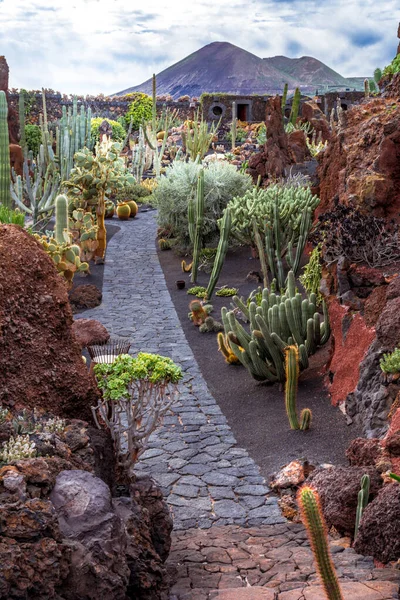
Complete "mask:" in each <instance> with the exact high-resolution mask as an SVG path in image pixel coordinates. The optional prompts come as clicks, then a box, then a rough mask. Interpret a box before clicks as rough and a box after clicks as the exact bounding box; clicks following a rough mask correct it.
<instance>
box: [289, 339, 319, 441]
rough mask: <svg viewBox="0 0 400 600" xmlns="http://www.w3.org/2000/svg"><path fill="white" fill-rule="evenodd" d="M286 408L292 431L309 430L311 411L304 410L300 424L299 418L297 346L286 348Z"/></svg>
mask: <svg viewBox="0 0 400 600" xmlns="http://www.w3.org/2000/svg"><path fill="white" fill-rule="evenodd" d="M285 368H286V384H285V407H286V414H287V416H288V419H289V424H290V428H291V429H302V430H306V429H309V427H310V424H311V418H312V414H311V410H310V409H309V408H304V409H303V410H302V411H301V414H300V422H299V419H298V417H297V385H298V380H299V373H300V369H299V351H298V348H297V346H287V347H286V348H285Z"/></svg>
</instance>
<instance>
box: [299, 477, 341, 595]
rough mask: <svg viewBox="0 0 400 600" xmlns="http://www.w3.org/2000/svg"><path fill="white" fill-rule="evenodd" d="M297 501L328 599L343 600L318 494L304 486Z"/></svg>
mask: <svg viewBox="0 0 400 600" xmlns="http://www.w3.org/2000/svg"><path fill="white" fill-rule="evenodd" d="M297 500H298V503H299V506H300V510H301V516H302V521H303V524H304V525H305V527H306V529H307V534H308V538H309V540H310V545H311V549H312V551H313V554H314V558H315V561H316V563H317V568H318V573H319V576H320V579H321V583H322V586H323V588H324V591H325V594H326V597H327V599H328V600H343V595H342V592H341V590H340V586H339V582H338V579H337V575H336V572H335V567H334V565H333V562H332V558H331V555H330V552H329V546H328V534H327V527H326V523H325V520H324V517H323V514H322V509H321V503H320V499H319V496H318V493H317V492H316V491H315V490H313V489H312V488H310V487H308V486H303V487H302V488H301V489H300V490H299V492H298V496H297Z"/></svg>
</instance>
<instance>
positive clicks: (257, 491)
mask: <svg viewBox="0 0 400 600" xmlns="http://www.w3.org/2000/svg"><path fill="white" fill-rule="evenodd" d="M119 224H120V226H121V230H120V231H119V232H118V233H116V234H115V235H114V236H113V238H112V239H111V241H110V243H109V245H108V248H107V256H106V265H105V269H104V283H103V302H102V304H101V305H100V306H98V307H97V308H94V309H92V310H90V311H86V312H85V313H83V314H82V315H81V316H82V317H85V318H93V319H97V320H98V321H100V322H101V323H103V325H105V327H106V328H107V329H108V331H109V332H110V333H111V335H115V336H122V337H128V338H129V339H130V340H131V341H132V346H131V351H130V352H131V354H136V353H137V352H141V351H142V352H155V353H158V354H162V355H164V356H169V357H170V358H172V359H173V360H174V361H175V362H176V363H177V364H179V365H180V366H181V367H182V369H183V370H184V380H183V383H182V384H181V385H180V398H179V401H178V402H177V404H176V405H175V406H174V407H173V413H172V414H171V415H168V416H167V417H165V418H164V423H163V425H162V426H161V427H160V428H159V429H158V430H157V432H156V433H155V434H154V435H152V437H151V439H150V445H149V448H148V450H147V451H146V452H145V453H144V454H143V455H142V457H141V459H140V461H139V463H138V464H137V469H136V470H137V471H140V470H142V471H145V472H146V473H150V474H151V475H152V476H153V477H154V479H155V480H156V481H157V482H158V483H159V484H160V486H161V488H162V490H163V492H164V494H165V496H166V498H167V502H168V503H169V505H170V507H171V510H172V513H173V518H174V528H175V529H176V530H177V529H188V528H191V527H200V528H209V527H210V526H211V525H214V524H216V525H231V524H236V525H246V526H257V525H261V524H277V523H282V522H284V521H285V519H283V518H282V516H281V513H280V510H279V508H278V505H277V499H276V497H274V496H270V495H269V489H268V487H267V486H266V484H265V481H264V479H263V477H261V476H260V472H259V468H258V466H257V465H256V464H255V463H254V461H253V460H252V459H251V458H250V457H249V455H248V452H247V451H246V450H244V449H243V448H238V447H237V444H236V440H235V438H234V436H233V434H232V431H231V429H230V427H229V425H228V424H227V421H226V418H225V417H224V415H223V414H222V412H221V410H220V408H219V406H218V405H217V403H216V402H215V400H214V398H213V397H212V396H211V394H210V392H209V391H208V389H207V385H206V383H205V381H204V379H203V376H202V374H201V372H200V369H199V367H198V364H197V362H196V360H195V358H194V356H193V353H192V351H191V349H190V346H189V344H188V342H187V340H186V337H185V335H184V333H183V331H182V328H181V325H180V323H179V319H178V315H177V314H176V311H175V308H174V305H173V303H172V300H171V297H170V294H169V292H168V289H167V286H166V283H165V279H164V275H163V272H162V270H161V266H160V263H159V261H158V257H157V251H156V246H155V238H156V230H157V225H156V221H155V213H154V212H153V211H151V212H147V213H139V215H138V217H137V218H136V219H135V220H130V221H120V222H119ZM188 304H189V302H188Z"/></svg>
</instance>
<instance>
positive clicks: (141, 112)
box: [125, 93, 153, 131]
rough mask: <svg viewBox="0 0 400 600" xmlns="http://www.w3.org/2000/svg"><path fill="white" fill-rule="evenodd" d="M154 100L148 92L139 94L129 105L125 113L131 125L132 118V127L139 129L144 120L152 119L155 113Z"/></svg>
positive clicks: (127, 121) (127, 122) (126, 119)
mask: <svg viewBox="0 0 400 600" xmlns="http://www.w3.org/2000/svg"><path fill="white" fill-rule="evenodd" d="M152 109H153V100H152V99H151V98H150V96H147V94H143V93H140V94H138V95H137V96H136V97H135V99H134V101H133V102H132V103H131V104H130V105H129V108H128V112H127V113H126V115H125V121H126V124H127V125H129V123H130V121H131V118H132V128H133V130H134V131H138V130H139V127H140V126H141V125H142V123H143V121H150V119H151V118H152V113H153V110H152Z"/></svg>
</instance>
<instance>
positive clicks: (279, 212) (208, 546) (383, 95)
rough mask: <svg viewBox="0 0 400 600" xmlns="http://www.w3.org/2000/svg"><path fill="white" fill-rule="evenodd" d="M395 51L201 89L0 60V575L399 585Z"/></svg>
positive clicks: (148, 597) (158, 589) (74, 580)
mask: <svg viewBox="0 0 400 600" xmlns="http://www.w3.org/2000/svg"><path fill="white" fill-rule="evenodd" d="M399 36H400V29H399ZM212 45H213V44H211V46H212ZM398 52H399V53H400V47H399V50H398ZM399 53H398V54H397V56H396V58H395V59H394V60H393V61H392V62H391V63H390V64H389V65H387V66H386V68H385V69H383V70H381V69H376V71H375V73H374V74H373V76H371V78H368V77H366V78H364V81H362V82H361V81H358V79H360V80H361V78H353V79H351V78H342V79H343V80H345V79H346V82H347V83H346V82H345V83H343V85H342V86H332V87H335V88H339V89H335V91H330V90H329V88H328V87H327V85H328V84H326V85H325V87H326V89H325V87H324V91H323V93H321V89H320V90H319V91H318V90H316V93H315V94H314V92H313V91H311V90H310V89H309V87H310V86H307V85H305V84H301V82H299V81H298V80H296V79H295V77H294V75H293V73H292V74H290V73H291V71H287V72H285V77H286V76H287V77H286V79H285V80H284V81H283V82H282V85H281V87H280V88H279V89H278V90H276V89H272V88H271V91H270V93H269V92H268V93H266V91H265V92H263V93H256V91H257V90H258V88H257V89H255V91H254V94H250V95H249V94H247V93H243V96H241V95H240V94H231V93H228V92H226V93H225V92H220V91H218V90H204V93H203V94H202V95H200V94H199V97H191V96H189V95H186V94H182V95H180V96H178V94H177V93H175V92H174V91H173V89H172V88H171V89H172V92H171V95H170V94H166V93H164V91H163V90H164V86H165V73H164V74H163V73H161V74H160V76H156V75H153V76H152V77H150V78H149V79H148V81H146V82H145V83H144V84H143V86H144V88H143V89H144V90H145V91H146V92H147V93H145V91H141V90H139V91H137V90H134V91H129V90H127V91H125V92H121V93H119V94H117V95H113V96H104V95H101V96H98V97H92V96H85V97H84V96H77V95H71V96H66V95H64V96H62V95H61V94H58V93H55V92H53V91H52V90H49V89H45V88H43V89H42V90H41V91H40V92H33V91H32V92H29V91H27V90H26V89H23V88H22V87H21V88H20V89H19V90H16V89H14V88H11V87H10V85H9V81H8V76H9V70H8V65H7V62H6V60H5V58H4V57H0V516H1V518H0V523H1V527H0V600H1V599H3V598H4V599H5V600H14V599H15V600H17V599H19V600H28V599H32V600H91V599H93V598H95V597H96V598H97V597H98V596H99V595H100V596H103V597H104V598H105V599H107V600H128V599H130V598H131V599H135V600H259V599H260V600H261V599H266V600H344V599H346V600H347V599H349V600H350V599H354V600H357V599H360V598H362V599H363V600H390V599H395V598H399V597H400V569H399V564H400V544H399V542H398V540H399V538H400V483H399V482H400V354H399V353H400V275H399V273H400V242H399V239H400V238H399V224H400V219H399V214H400V211H399V209H400V192H399V190H400V186H399V184H400V175H399V173H400V150H399V148H400V133H399V132H400V127H399V126H400V108H399V106H400V105H399V101H400V73H399V56H400V54H399ZM189 58H190V57H189ZM256 58H257V57H255V56H254V59H256ZM275 58H276V59H283V58H285V57H275ZM303 58H307V57H303ZM191 60H192V59H191ZM264 60H269V59H264ZM287 60H291V59H287ZM301 60H302V59H301ZM182 63H184V64H186V62H185V61H182ZM254 64H255V63H254ZM321 64H322V63H321ZM209 69H210V73H211V64H210V65H209ZM260 69H261V67H260ZM167 71H168V69H167ZM280 72H281V73H283V71H280ZM332 72H333V71H332ZM260 73H261V71H260ZM210 76H211V75H210ZM260 77H261V75H260ZM286 80H287V82H286ZM350 81H354V90H352V91H351V90H350V89H347V88H345V89H342V88H343V87H344V86H345V85H350V83H349V82H350ZM176 85H178V80H177V82H176ZM199 85H200V84H199ZM356 87H357V89H355V88H356ZM160 89H161V90H162V93H160ZM174 89H175V88H174ZM199 89H200V87H199ZM175 91H176V90H175ZM173 96H177V97H173Z"/></svg>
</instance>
